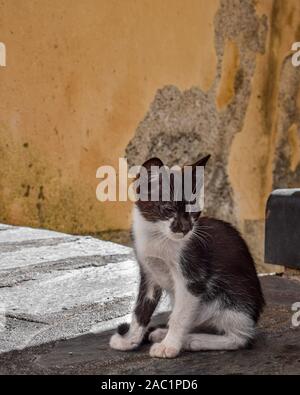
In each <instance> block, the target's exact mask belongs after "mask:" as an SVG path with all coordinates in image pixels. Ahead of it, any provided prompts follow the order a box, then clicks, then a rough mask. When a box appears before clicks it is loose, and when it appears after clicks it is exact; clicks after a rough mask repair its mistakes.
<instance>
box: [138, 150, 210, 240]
mask: <svg viewBox="0 0 300 395" xmlns="http://www.w3.org/2000/svg"><path fill="white" fill-rule="evenodd" d="M209 158H210V155H207V156H205V157H203V158H201V159H200V160H198V161H197V162H196V163H194V164H192V165H189V171H190V173H189V174H190V178H188V177H187V178H186V180H190V181H189V182H190V184H191V185H190V193H191V194H190V195H189V194H187V193H186V190H184V188H186V185H187V182H186V181H184V177H186V173H185V170H184V169H186V167H185V168H179V167H177V168H176V170H174V168H172V169H173V170H171V171H169V170H170V169H168V168H167V167H165V166H164V164H163V162H162V161H161V160H160V159H158V158H151V159H148V160H147V161H146V162H145V163H144V164H143V166H142V168H141V170H143V172H142V171H141V172H140V174H139V176H138V180H139V185H140V186H139V187H138V188H137V191H138V192H141V189H142V187H143V186H144V187H145V185H146V195H147V196H145V193H144V194H142V193H141V194H140V197H139V198H138V200H137V201H136V206H137V209H138V210H139V212H140V214H141V215H142V216H143V218H144V219H145V220H147V221H149V222H152V223H155V224H156V225H157V227H158V228H159V229H160V231H161V232H162V233H164V235H165V236H167V237H169V238H170V239H173V240H179V239H183V238H184V237H185V236H187V235H188V234H189V232H190V231H191V230H192V229H193V226H194V224H195V223H196V221H197V219H198V218H199V216H200V214H201V209H200V206H197V205H195V202H196V200H197V198H198V197H197V196H196V194H195V191H196V190H197V191H198V188H197V187H198V186H199V177H198V175H199V173H198V170H199V169H200V168H202V170H203V169H204V167H205V165H206V163H207V161H208V159H209ZM201 174H203V172H202V173H201ZM165 176H166V177H165ZM178 181H179V182H178ZM201 182H203V178H202V179H201ZM178 188H179V189H178ZM153 191H154V193H153ZM178 192H181V194H180V193H178ZM166 193H167V195H166ZM153 195H155V196H156V199H153ZM178 195H180V197H178ZM189 196H190V197H191V198H190V199H189ZM192 203H193V204H192ZM191 204H192V205H191ZM189 207H193V209H189ZM195 207H196V209H195Z"/></svg>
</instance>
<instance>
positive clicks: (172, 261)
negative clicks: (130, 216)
mask: <svg viewBox="0 0 300 395" xmlns="http://www.w3.org/2000/svg"><path fill="white" fill-rule="evenodd" d="M151 226H152V224H149V223H147V221H145V220H144V219H143V218H142V217H141V215H140V214H139V213H138V212H135V215H134V226H133V233H134V239H135V248H136V254H137V258H138V260H139V262H140V264H141V265H142V266H143V267H144V269H145V270H146V271H147V272H148V273H149V274H151V276H152V278H153V280H154V281H155V282H156V283H157V284H159V285H160V286H161V287H162V288H163V289H166V290H167V291H172V289H173V281H174V275H176V271H177V270H178V269H179V257H180V250H181V248H182V245H181V243H180V242H174V241H172V240H167V239H166V238H165V237H163V236H161V237H159V235H158V234H155V233H153V232H152V230H153V229H151ZM153 226H155V225H153Z"/></svg>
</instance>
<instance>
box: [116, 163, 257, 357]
mask: <svg viewBox="0 0 300 395" xmlns="http://www.w3.org/2000/svg"><path fill="white" fill-rule="evenodd" d="M208 159H209V156H207V157H205V158H202V159H201V160H199V161H198V162H197V163H195V164H194V165H193V167H194V168H196V166H205V165H206V162H207V160H208ZM143 166H144V167H145V168H146V169H147V171H149V172H150V169H151V168H153V166H159V167H162V166H163V163H162V162H161V161H160V160H159V159H157V158H153V159H150V160H148V161H147V162H145V163H144V165H143ZM184 203H185V202H182V201H174V200H172V199H171V200H170V201H156V202H152V201H141V200H138V201H137V202H136V204H135V207H134V212H133V236H134V247H135V253H136V258H137V261H138V263H139V267H140V287H139V293H138V297H137V301H136V306H135V309H134V313H133V317H132V322H131V324H130V325H127V324H122V325H121V326H120V327H119V328H118V332H117V333H116V334H114V335H113V336H112V337H111V340H110V346H111V347H112V348H114V349H117V350H124V351H125V350H132V349H135V348H137V347H138V346H139V345H140V344H141V342H142V341H143V338H144V336H145V334H146V333H147V329H148V325H149V323H150V319H151V316H152V314H153V312H154V310H155V308H156V306H157V304H158V302H159V300H160V297H161V295H162V292H163V291H166V292H167V293H168V294H169V295H170V298H171V301H172V306H173V307H172V312H171V315H170V318H169V322H168V327H167V328H166V329H164V328H158V329H155V330H154V331H153V332H151V333H150V334H149V340H150V341H151V342H153V345H152V346H151V348H150V356H152V357H160V358H174V357H176V356H177V355H178V354H179V353H180V351H181V350H189V351H200V350H236V349H239V348H243V347H245V346H247V345H248V344H249V342H250V341H251V340H252V339H253V337H254V335H255V326H256V322H257V320H258V318H259V316H260V313H261V311H262V309H263V305H264V298H263V294H262V291H261V287H260V283H259V280H258V278H257V274H256V270H255V265H254V261H253V258H252V256H251V254H250V252H249V250H248V247H247V245H246V243H245V241H244V240H243V239H242V237H241V236H240V234H239V233H238V231H237V230H236V229H234V228H233V227H232V226H231V225H230V224H229V223H227V222H224V221H220V220H217V219H213V218H208V217H201V216H200V214H201V212H200V211H198V212H191V213H189V212H186V209H185V207H186V206H185V204H184ZM203 325H204V326H205V327H210V328H212V329H213V330H214V331H215V334H211V333H196V332H194V333H193V329H194V328H196V327H199V326H200V327H201V326H203Z"/></svg>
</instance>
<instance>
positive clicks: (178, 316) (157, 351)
mask: <svg viewBox="0 0 300 395" xmlns="http://www.w3.org/2000/svg"><path fill="white" fill-rule="evenodd" d="M174 288H175V290H174V291H175V299H174V308H173V311H172V313H171V316H170V319H169V329H168V332H167V334H166V336H165V338H164V339H163V340H162V341H161V342H160V343H154V344H153V345H152V346H151V348H150V356H151V357H156V358H175V357H177V356H178V354H179V353H180V351H181V349H182V347H183V344H184V339H185V336H186V335H187V333H188V332H189V331H190V329H191V327H192V325H193V322H194V319H195V315H196V314H197V308H198V306H199V299H198V298H197V297H195V296H193V295H192V294H191V293H190V292H189V291H188V289H187V288H186V286H185V284H184V280H183V279H182V278H178V279H177V280H176V281H175V286H174Z"/></svg>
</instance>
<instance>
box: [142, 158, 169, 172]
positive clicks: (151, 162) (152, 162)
mask: <svg viewBox="0 0 300 395" xmlns="http://www.w3.org/2000/svg"><path fill="white" fill-rule="evenodd" d="M163 165H164V164H163V162H162V161H161V160H160V159H159V158H150V159H148V160H146V162H144V163H143V165H142V166H143V167H144V168H145V169H146V170H147V171H149V170H151V167H158V168H160V167H162V166H163Z"/></svg>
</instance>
